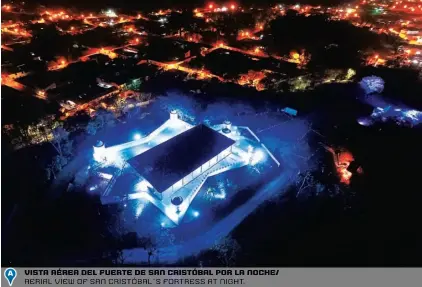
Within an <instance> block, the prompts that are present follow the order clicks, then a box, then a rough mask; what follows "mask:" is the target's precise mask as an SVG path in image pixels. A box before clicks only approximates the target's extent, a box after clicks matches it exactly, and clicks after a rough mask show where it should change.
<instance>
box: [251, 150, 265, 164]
mask: <svg viewBox="0 0 422 287" xmlns="http://www.w3.org/2000/svg"><path fill="white" fill-rule="evenodd" d="M264 157H265V155H264V152H263V151H262V150H260V149H258V150H256V151H255V152H254V153H253V155H252V158H251V165H256V164H257V163H259V162H260V161H262V160H263V159H264Z"/></svg>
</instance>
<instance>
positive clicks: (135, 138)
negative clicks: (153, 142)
mask: <svg viewBox="0 0 422 287" xmlns="http://www.w3.org/2000/svg"><path fill="white" fill-rule="evenodd" d="M141 138H142V136H141V134H139V133H136V134H134V135H133V139H134V140H135V141H138V140H140V139H141Z"/></svg>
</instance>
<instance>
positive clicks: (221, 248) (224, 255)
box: [212, 236, 241, 267]
mask: <svg viewBox="0 0 422 287" xmlns="http://www.w3.org/2000/svg"><path fill="white" fill-rule="evenodd" d="M212 249H213V250H214V251H217V252H218V255H217V257H218V259H219V260H220V261H221V262H222V263H223V264H224V266H226V267H230V266H234V264H235V262H236V256H237V254H238V253H239V252H240V249H241V247H240V245H239V243H238V242H237V241H236V240H235V239H233V238H232V237H231V236H227V237H224V238H223V240H222V241H220V242H217V243H216V244H215V245H214V247H213V248H212Z"/></svg>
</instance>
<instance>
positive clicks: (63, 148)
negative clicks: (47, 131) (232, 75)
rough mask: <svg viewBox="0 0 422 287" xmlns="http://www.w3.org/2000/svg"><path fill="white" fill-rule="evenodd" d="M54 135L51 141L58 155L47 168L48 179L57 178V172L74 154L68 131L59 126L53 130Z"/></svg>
mask: <svg viewBox="0 0 422 287" xmlns="http://www.w3.org/2000/svg"><path fill="white" fill-rule="evenodd" d="M52 135H53V137H52V139H51V140H50V141H49V143H50V144H51V145H52V146H53V147H54V149H55V150H56V152H57V155H55V156H54V157H53V160H52V162H51V163H50V164H49V165H48V167H47V169H46V172H47V178H48V179H51V177H53V178H56V175H57V173H58V172H60V171H61V170H62V169H63V167H64V166H65V165H67V163H68V162H69V160H70V158H71V157H72V155H73V151H72V149H73V141H72V140H71V139H70V138H69V132H68V131H66V130H65V129H64V128H62V127H61V126H59V127H57V128H55V129H54V130H53V131H52Z"/></svg>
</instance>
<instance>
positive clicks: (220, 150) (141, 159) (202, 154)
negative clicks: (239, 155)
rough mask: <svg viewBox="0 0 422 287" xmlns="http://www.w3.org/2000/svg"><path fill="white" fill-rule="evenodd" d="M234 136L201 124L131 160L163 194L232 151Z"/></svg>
mask: <svg viewBox="0 0 422 287" xmlns="http://www.w3.org/2000/svg"><path fill="white" fill-rule="evenodd" d="M234 143H235V141H234V140H232V139H230V138H228V137H226V136H224V135H222V134H221V133H219V132H217V131H215V130H213V129H211V128H209V127H207V126H206V125H204V124H200V125H197V126H195V127H193V128H191V129H188V130H187V131H185V132H183V133H181V134H179V135H177V136H175V137H173V138H171V139H169V140H167V141H165V142H164V143H162V144H159V145H157V146H155V147H153V148H151V149H149V150H148V151H146V152H144V153H141V154H140V155H138V156H135V157H133V158H131V159H129V160H128V162H129V164H130V165H131V166H132V167H133V168H134V169H135V170H136V171H137V172H138V173H139V175H140V176H141V177H143V178H144V179H145V180H146V181H147V182H148V183H149V185H148V186H149V189H150V190H149V191H150V192H151V191H152V192H154V193H155V194H156V195H158V197H159V198H162V196H163V195H167V194H170V193H172V192H174V191H176V190H178V189H179V188H181V187H182V186H184V185H186V184H188V183H189V182H191V181H192V180H194V179H195V178H197V177H198V176H200V175H201V174H202V173H204V172H205V171H206V170H208V169H209V168H211V167H212V166H214V165H215V164H217V163H218V162H220V161H221V160H222V159H224V158H225V157H227V156H228V155H230V154H231V152H232V147H233V144H234Z"/></svg>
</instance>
